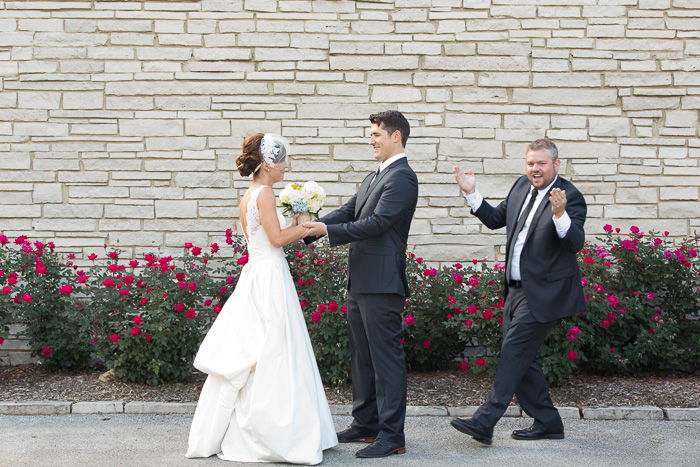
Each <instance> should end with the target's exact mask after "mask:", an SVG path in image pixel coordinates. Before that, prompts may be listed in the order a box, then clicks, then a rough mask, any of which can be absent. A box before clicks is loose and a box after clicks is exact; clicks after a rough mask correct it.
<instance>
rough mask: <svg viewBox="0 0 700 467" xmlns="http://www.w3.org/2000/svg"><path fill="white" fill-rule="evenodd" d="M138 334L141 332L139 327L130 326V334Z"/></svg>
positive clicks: (134, 335)
mask: <svg viewBox="0 0 700 467" xmlns="http://www.w3.org/2000/svg"><path fill="white" fill-rule="evenodd" d="M140 334H141V328H137V327H136V326H134V327H133V328H131V335H132V336H133V337H136V336H138V335H140Z"/></svg>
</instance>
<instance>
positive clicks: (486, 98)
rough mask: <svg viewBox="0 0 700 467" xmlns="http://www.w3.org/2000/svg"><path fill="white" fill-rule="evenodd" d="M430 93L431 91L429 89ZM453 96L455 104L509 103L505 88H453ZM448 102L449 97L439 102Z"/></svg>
mask: <svg viewBox="0 0 700 467" xmlns="http://www.w3.org/2000/svg"><path fill="white" fill-rule="evenodd" d="M428 91H431V90H430V89H429V90H428ZM433 91H435V90H433ZM452 95H453V100H454V102H485V103H494V102H503V103H505V102H508V92H507V90H506V89H503V88H481V87H476V88H475V87H468V88H462V87H455V88H452ZM448 100H449V96H445V99H444V100H442V101H437V102H446V101H448Z"/></svg>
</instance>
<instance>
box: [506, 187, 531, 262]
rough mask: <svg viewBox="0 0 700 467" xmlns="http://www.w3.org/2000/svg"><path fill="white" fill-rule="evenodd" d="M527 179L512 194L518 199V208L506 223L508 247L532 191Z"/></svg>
mask: <svg viewBox="0 0 700 467" xmlns="http://www.w3.org/2000/svg"><path fill="white" fill-rule="evenodd" d="M525 180H526V181H527V183H523V184H522V185H521V186H519V187H518V188H516V189H515V190H513V194H512V195H511V196H512V197H513V199H514V200H516V201H514V202H515V203H516V204H517V208H516V209H515V210H513V211H512V212H511V213H510V215H509V218H508V220H507V221H506V225H507V226H508V238H507V239H506V248H509V247H510V243H511V242H512V241H513V238H514V237H515V226H516V225H517V224H518V216H519V214H520V211H521V210H522V209H523V204H525V197H527V193H528V192H529V191H530V186H531V185H530V182H529V180H527V179H525ZM506 251H508V250H506Z"/></svg>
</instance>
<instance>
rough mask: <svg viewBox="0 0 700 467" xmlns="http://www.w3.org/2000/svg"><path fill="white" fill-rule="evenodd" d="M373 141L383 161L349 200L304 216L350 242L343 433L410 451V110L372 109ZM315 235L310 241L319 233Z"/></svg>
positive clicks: (364, 452) (371, 451)
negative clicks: (405, 329)
mask: <svg viewBox="0 0 700 467" xmlns="http://www.w3.org/2000/svg"><path fill="white" fill-rule="evenodd" d="M369 120H370V122H371V123H372V127H371V134H370V141H369V144H370V145H371V146H372V147H373V148H374V157H375V159H376V160H377V161H378V162H379V163H380V164H379V167H378V168H377V171H376V172H372V173H370V174H369V175H367V177H365V179H364V181H363V182H362V184H361V185H360V189H359V191H358V192H357V194H356V195H355V196H353V197H352V198H351V199H350V200H349V201H348V202H347V203H345V205H344V206H342V207H341V208H340V209H337V210H335V211H333V212H331V213H330V214H328V215H326V216H324V217H322V218H321V222H313V223H311V222H310V223H306V224H304V225H305V226H307V227H310V228H311V231H310V235H312V236H314V235H315V236H318V235H328V241H329V243H330V244H331V246H336V245H343V244H345V243H350V251H349V255H348V335H349V339H350V357H351V364H352V392H353V408H352V415H353V421H352V424H351V425H350V427H349V428H347V429H346V430H344V431H341V432H340V433H338V441H340V442H341V443H349V442H369V443H372V444H370V445H369V446H367V447H365V448H364V449H361V450H359V451H358V452H357V453H356V455H357V457H384V456H388V455H391V454H403V453H404V452H405V437H404V418H405V416H406V363H405V360H406V357H405V353H404V350H403V345H402V344H401V314H402V312H403V308H404V302H405V299H406V297H407V296H408V295H409V291H408V283H407V280H406V243H407V241H408V232H409V229H410V226H411V220H412V219H413V213H414V212H415V210H416V203H417V201H418V179H417V178H416V174H415V173H414V172H413V170H412V169H411V167H410V166H409V165H408V161H407V159H406V155H405V154H404V147H405V146H406V140H407V139H408V135H409V132H410V127H409V124H408V121H407V120H406V118H405V117H404V116H403V115H402V114H401V113H400V112H397V111H394V110H389V111H386V112H381V113H378V114H373V115H371V116H370V117H369ZM313 240H314V238H310V239H309V241H313Z"/></svg>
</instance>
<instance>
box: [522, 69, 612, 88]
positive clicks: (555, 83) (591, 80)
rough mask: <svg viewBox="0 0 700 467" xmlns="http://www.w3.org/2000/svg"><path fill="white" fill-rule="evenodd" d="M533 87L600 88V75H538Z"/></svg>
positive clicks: (533, 81)
mask: <svg viewBox="0 0 700 467" xmlns="http://www.w3.org/2000/svg"><path fill="white" fill-rule="evenodd" d="M532 86H533V87H600V86H601V80H600V74H598V73H585V72H582V73H569V72H568V64H567V72H566V73H537V74H535V75H534V76H533V78H532Z"/></svg>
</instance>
